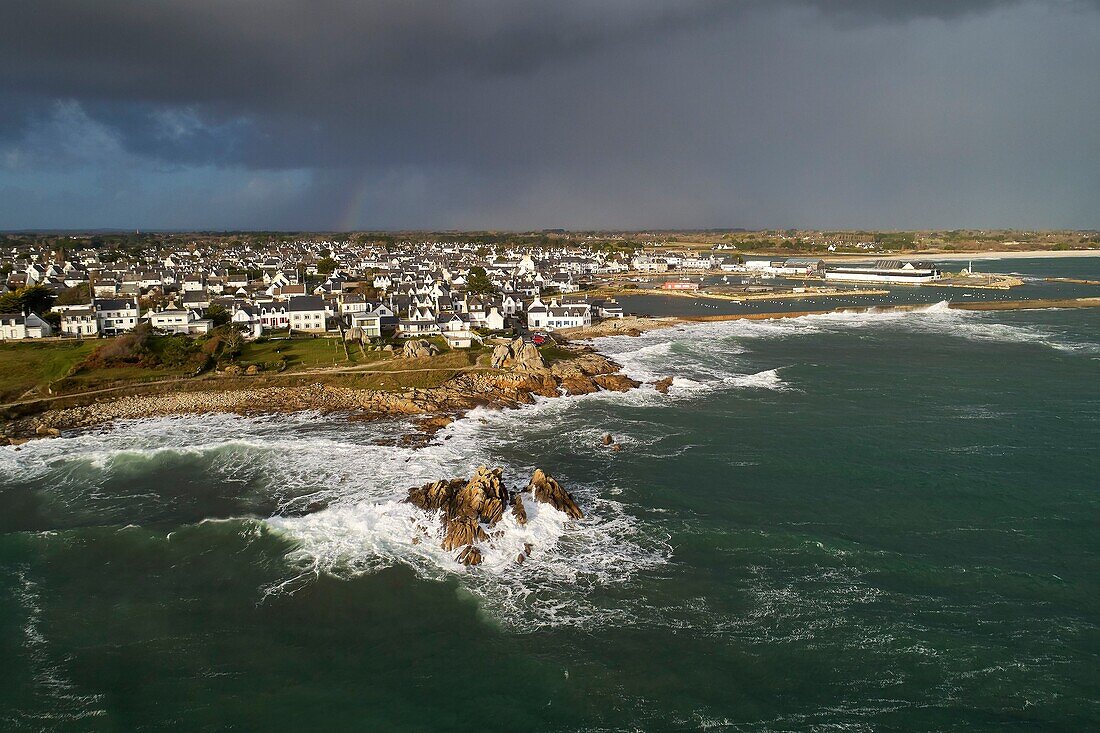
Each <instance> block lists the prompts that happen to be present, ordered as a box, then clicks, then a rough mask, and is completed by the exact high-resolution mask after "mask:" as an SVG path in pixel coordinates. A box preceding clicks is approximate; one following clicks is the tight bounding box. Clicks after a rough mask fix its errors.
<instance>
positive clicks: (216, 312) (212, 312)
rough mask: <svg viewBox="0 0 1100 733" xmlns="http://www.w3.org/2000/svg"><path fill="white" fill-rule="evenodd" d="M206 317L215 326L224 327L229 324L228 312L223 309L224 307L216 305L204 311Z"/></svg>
mask: <svg viewBox="0 0 1100 733" xmlns="http://www.w3.org/2000/svg"><path fill="white" fill-rule="evenodd" d="M206 317H207V318H209V319H210V320H211V321H213V322H214V325H215V326H224V325H225V324H227V323H229V319H230V315H229V311H227V310H226V309H225V306H221V305H218V304H217V303H214V304H213V305H211V306H210V307H209V308H207V309H206Z"/></svg>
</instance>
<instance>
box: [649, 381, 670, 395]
mask: <svg viewBox="0 0 1100 733" xmlns="http://www.w3.org/2000/svg"><path fill="white" fill-rule="evenodd" d="M653 388H654V389H655V390H657V391H658V392H660V393H661V394H668V391H669V390H670V389H671V388H672V377H664V378H663V379H658V380H657V381H656V382H654V384H653Z"/></svg>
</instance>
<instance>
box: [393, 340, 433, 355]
mask: <svg viewBox="0 0 1100 733" xmlns="http://www.w3.org/2000/svg"><path fill="white" fill-rule="evenodd" d="M437 351H438V349H436V348H435V346H433V345H432V344H431V343H429V342H428V341H425V340H424V339H413V340H411V341H406V342H405V347H404V348H403V349H401V356H402V358H405V359H423V358H425V357H428V356H433V355H434V354H435V353H436V352H437Z"/></svg>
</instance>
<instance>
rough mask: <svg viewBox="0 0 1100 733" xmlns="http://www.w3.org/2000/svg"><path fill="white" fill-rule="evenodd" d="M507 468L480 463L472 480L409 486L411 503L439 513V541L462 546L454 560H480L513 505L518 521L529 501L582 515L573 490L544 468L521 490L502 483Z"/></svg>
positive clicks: (449, 547)
mask: <svg viewBox="0 0 1100 733" xmlns="http://www.w3.org/2000/svg"><path fill="white" fill-rule="evenodd" d="M503 473H504V472H503V471H502V470H501V469H499V468H493V469H489V468H486V467H485V466H478V468H477V470H476V471H475V472H474V475H473V476H472V477H471V478H470V480H469V481H467V480H465V479H462V478H456V479H451V480H449V481H447V480H444V481H435V482H433V483H430V484H424V485H423V486H419V487H416V488H412V489H409V494H408V497H407V498H406V499H405V500H406V501H407V502H408V503H410V504H412V505H413V506H416V507H418V508H420V509H423V510H424V511H425V512H428V513H430V514H436V513H439V516H440V518H441V520H442V524H443V531H442V537H441V541H440V547H442V548H443V549H444V550H447V551H451V552H453V551H455V550H459V553H458V555H457V556H456V558H455V559H456V560H457V561H458V562H460V563H462V564H463V565H479V564H480V563H481V562H482V560H483V559H484V553H483V551H482V548H481V547H480V545H483V544H489V545H490V546H491V544H492V540H493V537H494V536H495V535H496V534H497V533H495V532H493V529H494V527H496V526H497V524H499V523H500V521H501V520H502V519H504V514H505V512H506V511H508V510H510V511H511V512H512V515H513V517H514V518H515V520H516V523H517V524H520V525H525V524H527V520H528V515H527V507H526V505H525V503H524V495H525V494H526V495H527V500H528V501H535V502H540V503H543V504H548V505H549V506H551V507H553V508H554V509H556V510H558V511H560V512H563V513H564V514H565V515H566V516H568V517H569V518H570V519H582V518H583V517H584V512H582V511H581V509H580V507H579V506H577V502H576V500H574V499H573V496H572V494H570V493H569V492H568V491H566V490H565V489H563V488H562V487H561V485H560V484H559V483H558V482H557V481H555V480H554V479H553V477H551V476H549V475H548V474H546V473H545V472H544V471H543V470H542V469H536V471H535V473H534V475H532V476H531V480H530V482H528V484H527V487H526V488H525V489H524V490H523V491H517V492H510V491H509V490H508V488H507V487H506V486H505V485H504V481H503ZM531 549H532V548H531V546H530V545H529V544H528V545H525V546H524V552H523V553H522V554H521V555H520V557H519V558H517V561H518V562H523V559H524V558H525V557H526V556H528V555H530V553H531Z"/></svg>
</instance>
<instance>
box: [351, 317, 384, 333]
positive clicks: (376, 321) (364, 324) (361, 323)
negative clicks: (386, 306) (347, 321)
mask: <svg viewBox="0 0 1100 733" xmlns="http://www.w3.org/2000/svg"><path fill="white" fill-rule="evenodd" d="M351 327H352V328H358V329H360V330H361V331H362V332H363V335H364V336H366V337H367V338H372V339H373V338H379V337H381V336H382V316H381V314H379V313H375V312H373V311H360V312H358V313H352V314H351Z"/></svg>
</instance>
